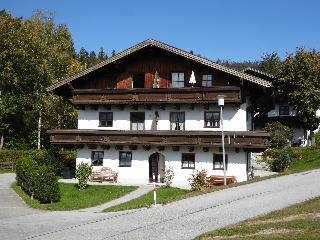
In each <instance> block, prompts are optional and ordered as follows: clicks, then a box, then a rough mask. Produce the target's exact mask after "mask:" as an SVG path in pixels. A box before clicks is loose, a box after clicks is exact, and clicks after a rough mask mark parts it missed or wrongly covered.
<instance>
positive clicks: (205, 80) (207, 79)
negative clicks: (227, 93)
mask: <svg viewBox="0 0 320 240" xmlns="http://www.w3.org/2000/svg"><path fill="white" fill-rule="evenodd" d="M202 86H203V87H211V86H212V75H211V74H205V75H202Z"/></svg>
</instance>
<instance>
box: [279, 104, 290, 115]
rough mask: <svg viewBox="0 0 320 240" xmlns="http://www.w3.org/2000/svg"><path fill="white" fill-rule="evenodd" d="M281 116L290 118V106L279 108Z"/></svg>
mask: <svg viewBox="0 0 320 240" xmlns="http://www.w3.org/2000/svg"><path fill="white" fill-rule="evenodd" d="M279 116H289V106H279Z"/></svg>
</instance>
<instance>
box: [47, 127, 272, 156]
mask: <svg viewBox="0 0 320 240" xmlns="http://www.w3.org/2000/svg"><path fill="white" fill-rule="evenodd" d="M48 133H49V135H50V142H51V144H56V145H62V146H63V145H76V146H77V147H79V146H81V145H82V146H83V145H145V146H146V145H149V146H154V145H155V146H162V147H165V146H191V147H195V146H201V147H221V132H216V131H210V132H209V131H121V130H118V131H113V130H50V131H48ZM269 136H270V135H269V134H268V133H267V132H262V131H261V132H251V131H243V132H242V131H241V132H240V131H239V132H225V139H224V140H225V147H227V148H228V147H229V148H243V149H248V150H252V151H255V150H258V151H260V150H264V149H266V148H267V147H268V146H269Z"/></svg>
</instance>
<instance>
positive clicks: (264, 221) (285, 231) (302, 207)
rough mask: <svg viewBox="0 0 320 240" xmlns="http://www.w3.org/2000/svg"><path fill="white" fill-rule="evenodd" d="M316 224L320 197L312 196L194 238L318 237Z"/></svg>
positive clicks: (319, 217) (279, 239) (302, 239)
mask: <svg viewBox="0 0 320 240" xmlns="http://www.w3.org/2000/svg"><path fill="white" fill-rule="evenodd" d="M319 226H320V198H315V199H313V200H309V201H307V202H304V203H301V204H297V205H294V206H291V207H288V208H285V209H283V210H280V211H275V212H272V213H269V214H267V215H265V216H263V217H259V218H255V219H250V220H247V221H244V222H242V223H240V224H237V225H234V226H230V227H227V228H222V229H219V230H217V231H213V232H210V233H206V234H204V235H201V236H199V237H197V238H196V239H197V240H209V239H219V240H227V239H246V240H247V239H248V240H258V239H263V240H265V239H268V240H276V239H277V240H292V239H300V240H313V239H314V240H315V239H317V240H318V239H320V227H319Z"/></svg>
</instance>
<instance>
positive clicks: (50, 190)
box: [34, 165, 61, 203]
mask: <svg viewBox="0 0 320 240" xmlns="http://www.w3.org/2000/svg"><path fill="white" fill-rule="evenodd" d="M35 188H36V190H35V192H34V198H35V199H38V200H39V201H40V202H41V203H50V202H57V201H59V200H60V197H61V192H60V188H59V184H58V181H57V177H56V176H55V174H54V172H53V170H52V168H51V167H49V166H46V165H43V166H39V168H38V171H37V181H36V182H35Z"/></svg>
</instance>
